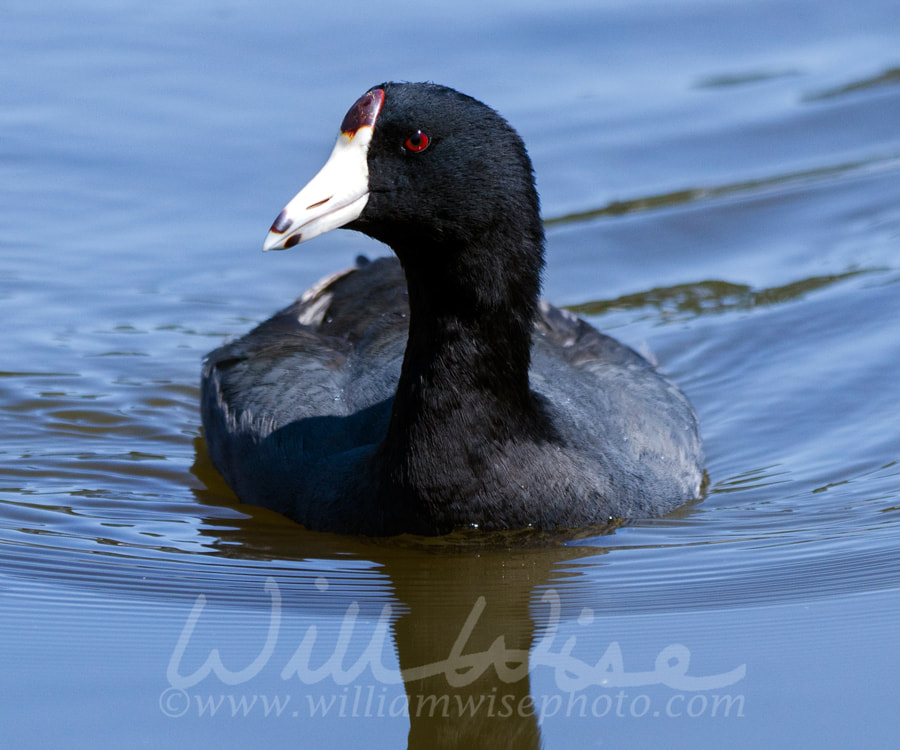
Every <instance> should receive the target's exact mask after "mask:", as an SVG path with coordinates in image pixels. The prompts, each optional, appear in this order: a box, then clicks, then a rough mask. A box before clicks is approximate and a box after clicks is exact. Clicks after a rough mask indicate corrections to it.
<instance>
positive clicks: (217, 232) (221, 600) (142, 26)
mask: <svg viewBox="0 0 900 750" xmlns="http://www.w3.org/2000/svg"><path fill="white" fill-rule="evenodd" d="M898 50H900V7H898V6H897V4H896V3H894V2H890V1H889V0H860V1H858V2H854V3H838V2H833V0H825V1H824V2H823V1H822V0H819V1H817V2H804V1H803V0H793V1H788V0H781V1H778V0H773V1H771V2H752V3H751V2H743V3H739V2H724V1H723V2H716V1H715V0H684V2H678V3H675V2H664V1H663V0H651V1H648V2H641V3H630V2H618V1H614V0H608V1H603V2H596V0H595V1H594V2H565V1H564V2H561V3H552V4H548V3H537V2H516V3H507V4H497V5H487V4H484V3H470V2H468V1H467V0H465V1H463V2H456V3H451V4H447V5H446V6H444V7H437V8H436V7H428V6H421V5H420V6H409V5H408V4H402V3H395V2H388V3H380V4H375V3H357V2H345V3H341V4H340V5H339V6H334V7H330V8H326V7H324V5H322V6H320V5H313V4H303V5H298V4H296V3H288V2H277V1H275V0H263V2H258V3H254V4H252V5H241V4H237V3H231V2H225V1H223V2H212V1H211V0H210V1H208V2H206V1H199V0H198V1H196V2H191V3H180V4H176V3H156V4H147V3H132V2H102V1H100V0H96V1H94V2H91V1H90V0H82V1H81V2H74V3H71V2H70V3H62V2H58V1H57V0H49V1H48V2H43V3H40V4H35V3H23V2H17V1H16V0H12V1H11V2H7V3H6V5H5V6H4V9H3V10H2V11H0V206H2V208H0V315H2V320H3V321H4V325H3V328H2V333H0V664H2V665H3V667H2V669H0V684H2V688H0V694H2V696H3V698H2V701H0V717H2V719H3V720H4V721H3V725H4V742H5V744H6V745H8V746H9V747H21V748H28V747H47V746H65V747H72V748H80V747H84V748H96V747H120V746H128V747H142V746H145V747H160V746H164V745H165V746H187V745H188V744H189V743H193V744H194V745H196V746H202V747H205V746H211V745H213V744H216V745H218V746H220V747H238V746H241V747H245V746H251V747H256V746H261V745H265V746H267V747H272V748H278V747H297V746H301V747H347V746H348V745H350V744H351V743H357V744H360V743H364V744H365V745H366V746H368V747H375V748H381V747H384V748H388V747H391V748H393V747H398V746H399V747H403V746H408V747H410V748H424V747H428V748H432V747H458V746H461V745H463V746H468V747H491V748H494V747H498V746H499V747H517V748H518V747H539V746H540V747H544V748H570V747H624V746H636V747H648V746H659V745H667V746H674V747H687V746H691V747H710V748H711V747H722V746H728V747H735V748H744V747H747V748H750V747H753V748H757V747H760V746H765V747H773V748H781V747H784V748H793V747H819V748H831V747H834V748H838V747H840V748H843V747H847V746H856V745H858V744H860V743H861V742H862V743H864V744H865V745H866V746H867V747H877V748H881V747H885V748H887V747H893V746H894V745H895V744H896V739H895V735H896V719H895V718H894V716H895V713H896V694H897V687H898V678H897V675H898V674H900V635H898V629H897V627H896V623H897V621H898V616H900V551H898V550H900V464H898V459H900V430H898V429H897V426H896V422H897V419H896V413H897V404H898V403H900V381H898V379H897V376H896V373H897V371H898V366H900V263H898V253H897V249H898V246H900V127H898V124H900V52H898ZM390 79H400V80H434V81H437V82H440V83H443V84H447V85H450V86H453V87H455V88H458V89H460V90H462V91H465V92H466V93H469V94H472V95H474V96H476V97H478V98H479V99H482V100H484V101H486V102H488V103H489V104H491V105H492V106H494V107H495V108H497V109H498V110H499V111H500V112H502V113H503V114H504V115H505V116H506V117H507V118H508V119H509V120H510V121H511V122H512V123H513V124H514V125H515V126H516V127H517V129H518V130H519V131H520V132H521V133H522V135H523V137H524V138H525V140H526V143H527V144H528V146H529V150H530V153H531V155H532V158H533V160H534V164H535V169H536V172H537V175H538V188H539V190H540V193H541V198H542V204H543V211H544V216H545V219H546V222H547V227H548V264H547V271H546V274H545V282H544V295H545V296H546V297H547V298H548V299H549V300H552V301H554V302H556V303H559V304H565V305H568V306H570V307H571V308H572V309H574V310H576V311H578V312H579V313H580V314H582V315H585V316H586V317H588V319H589V320H590V321H591V322H592V323H593V324H595V325H597V326H598V327H600V328H603V329H605V330H607V331H609V332H611V333H612V334H613V335H615V336H617V337H618V338H620V339H622V340H623V341H625V342H626V343H628V344H630V345H632V346H634V347H636V348H637V349H639V350H640V351H642V352H644V353H646V354H648V355H650V356H652V357H654V358H655V359H656V360H657V361H658V362H659V365H660V367H661V369H662V370H664V371H665V372H666V373H668V374H669V375H670V376H672V377H673V378H674V379H675V380H676V381H677V382H678V383H679V384H680V385H681V386H682V387H683V388H684V390H685V391H686V392H687V393H688V395H689V396H690V398H691V400H692V401H693V403H694V404H695V405H696V407H697V410H698V412H699V415H700V420H701V427H702V432H703V436H704V440H705V445H706V452H707V471H708V474H709V479H710V484H709V492H708V494H707V496H706V497H705V498H704V499H703V500H702V501H701V502H698V503H696V504H693V505H691V506H690V507H687V508H684V509H681V510H679V511H677V512H676V513H674V514H672V515H671V516H669V517H667V518H664V519H655V520H638V521H635V522H633V523H631V524H630V525H628V526H626V527H623V528H620V529H618V530H616V532H615V533H614V534H612V535H609V536H603V537H593V538H592V537H587V538H583V539H579V540H576V541H574V542H570V543H568V544H560V543H559V542H558V541H556V540H535V539H532V538H529V537H527V536H525V537H523V536H521V535H512V536H511V537H509V538H505V539H502V540H499V541H498V540H496V539H495V540H492V541H491V544H490V545H486V544H482V543H481V542H482V541H483V540H479V539H477V538H474V539H473V538H459V539H453V540H450V541H449V542H448V541H446V540H445V541H430V542H425V541H422V540H409V539H407V540H404V541H396V540H395V541H367V540H361V539H347V538H340V537H334V536H330V535H323V534H314V533H310V532H307V531H305V530H303V529H302V528H300V527H298V526H296V525H294V524H292V523H290V522H289V521H287V520H285V519H283V518H281V517H279V516H277V515H275V514H273V513H270V512H267V511H264V510H261V509H257V508H250V507H246V506H243V505H241V504H240V503H239V502H238V501H237V499H236V498H235V497H234V496H233V495H231V493H230V492H229V491H228V489H227V488H226V487H225V486H224V484H223V483H222V481H221V480H220V479H219V478H218V476H217V475H216V473H215V471H214V470H213V469H212V467H211V466H210V464H209V460H208V458H207V456H206V453H205V449H204V446H203V440H202V434H201V429H200V425H199V414H198V409H197V399H198V381H199V369H200V362H201V360H202V357H203V355H204V354H205V353H206V352H207V351H209V350H210V349H212V348H214V347H215V346H217V345H218V344H219V343H220V342H221V341H222V340H223V338H225V337H226V336H230V335H238V334H240V333H242V332H244V331H246V330H247V329H248V328H250V327H251V326H252V325H253V324H254V323H255V322H257V321H260V320H262V319H264V318H265V317H266V316H267V315H269V314H271V313H272V312H273V311H275V310H276V309H279V308H280V307H282V306H283V305H284V304H286V303H287V302H288V301H290V300H291V299H292V298H293V297H295V296H297V295H298V294H299V293H300V292H302V291H303V289H305V288H306V287H307V286H309V285H311V284H312V283H313V282H314V281H315V280H316V279H317V278H319V277H320V276H321V275H323V274H326V273H329V272H331V271H334V270H336V269H339V268H341V267H343V266H346V265H348V264H349V263H350V262H351V261H352V259H353V258H354V256H355V255H357V254H359V253H367V254H369V255H378V254H383V253H385V252H386V250H385V249H384V248H383V247H381V246H379V245H378V244H377V243H374V242H373V241H371V240H368V239H367V238H365V237H362V236H360V235H356V234H353V233H350V232H334V233H332V234H330V235H327V236H324V237H321V238H318V239H316V240H315V242H314V243H311V244H309V245H308V246H303V247H302V248H298V249H296V250H294V251H291V252H288V253H279V254H269V255H266V256H263V255H262V254H261V253H260V252H259V250H260V247H261V243H262V239H263V237H264V235H265V232H266V230H267V228H268V226H269V224H270V223H271V221H272V219H273V218H274V216H275V214H277V213H278V211H279V210H280V208H281V207H282V205H283V204H284V203H285V201H286V200H287V199H288V198H290V197H291V196H292V195H293V194H294V192H296V190H297V189H298V188H299V187H300V186H302V184H304V183H305V181H306V180H307V179H308V178H309V177H310V176H311V175H312V174H313V173H314V172H315V171H316V170H317V169H318V167H319V166H320V165H321V163H322V162H323V161H324V159H325V158H326V156H327V154H328V152H329V151H330V149H331V146H332V143H333V139H334V135H335V132H336V129H337V126H338V124H339V123H340V121H341V118H342V117H343V114H344V112H345V111H346V109H347V107H348V106H349V105H350V104H351V103H352V102H353V101H354V100H355V99H356V98H357V97H358V96H359V95H360V94H361V93H363V92H364V91H365V90H366V89H367V88H369V87H370V86H372V85H374V84H377V83H380V82H381V81H384V80H390ZM467 623H468V626H469V627H468V629H467ZM470 631H471V632H470ZM461 634H463V635H466V636H467V637H463V635H461ZM498 639H501V640H499V641H498ZM454 643H457V645H458V647H459V648H458V651H456V652H455V651H454V650H453V646H454ZM492 644H497V645H494V648H493V650H491V647H492ZM216 654H217V655H218V657H217V658H218V659H219V661H218V662H217V661H216V658H214V657H215V655H216ZM453 654H456V655H460V654H461V655H462V656H464V657H467V658H468V661H464V663H463V662H461V661H454V660H453V659H452V658H450V657H451V656H452V655H453ZM523 658H527V663H526V664H525V666H524V667H521V666H520V669H519V671H518V672H517V671H515V664H516V659H518V660H519V663H521V661H522V659H523ZM448 659H450V661H448ZM497 663H499V664H500V668H499V671H498V669H497V667H496V666H494V665H496V664H497ZM441 665H444V666H443V667H441ZM429 667H431V668H432V669H431V671H429V669H428V668H429ZM423 670H424V671H423ZM467 670H468V671H467ZM510 670H512V671H510ZM448 675H449V682H448ZM454 681H455V683H454ZM451 683H453V684H451ZM460 706H462V707H465V706H469V708H470V709H471V710H470V711H469V713H466V712H465V711H463V710H460ZM475 706H477V707H478V710H477V712H476V713H475V715H474V716H473V715H472V711H474V707H475ZM445 714H446V715H445Z"/></svg>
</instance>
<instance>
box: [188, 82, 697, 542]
mask: <svg viewBox="0 0 900 750" xmlns="http://www.w3.org/2000/svg"><path fill="white" fill-rule="evenodd" d="M373 91H374V92H379V91H380V92H383V93H382V94H381V95H380V96H381V98H380V99H378V100H376V101H375V102H374V103H371V102H369V101H368V100H366V102H367V104H366V106H368V107H369V110H366V116H368V117H369V118H370V120H374V129H373V131H372V134H371V143H370V144H369V145H368V150H367V152H366V159H367V162H368V165H367V166H368V185H367V190H368V198H367V200H366V202H365V207H364V208H363V209H362V210H361V212H360V213H359V215H358V216H356V218H354V219H353V220H352V221H350V223H348V224H347V226H349V227H350V228H354V229H358V230H360V231H363V232H365V233H367V234H369V235H371V236H373V237H375V238H377V239H381V240H383V241H385V242H387V243H388V244H390V246H391V247H392V249H393V250H394V252H395V253H396V255H397V256H398V258H399V262H398V260H396V259H379V260H376V261H374V262H371V263H370V262H361V263H360V264H359V265H358V267H357V268H355V269H352V270H350V271H347V272H343V273H341V274H337V275H336V276H334V277H331V278H330V279H328V280H325V281H324V282H321V283H320V284H319V285H317V287H315V288H314V289H312V290H310V292H308V293H307V294H306V295H304V297H302V298H301V299H300V300H298V301H297V302H295V303H294V304H293V305H291V306H290V307H288V308H286V309H285V310H282V311H281V312H280V313H278V314H276V315H275V316H274V317H273V318H271V319H270V320H268V321H266V322H265V323H263V324H262V325H260V326H259V327H258V328H256V329H255V330H254V331H252V332H251V333H249V334H247V335H246V336H244V337H243V338H241V339H239V340H237V341H235V342H233V343H231V344H228V345H226V346H223V347H222V348H220V349H217V350H216V351H214V352H212V353H211V354H210V355H209V358H208V360H207V362H206V365H205V367H204V372H203V384H202V385H203V395H202V414H203V424H204V429H205V435H206V440H207V443H208V446H209V450H210V454H211V456H212V459H213V461H214V463H215V465H216V466H217V468H218V469H219V471H220V472H221V473H222V474H223V476H224V477H225V479H226V480H227V481H228V483H229V485H230V486H231V487H232V488H233V489H234V490H235V492H236V493H237V494H238V496H239V497H240V498H241V499H242V500H243V501H245V502H248V503H254V504H259V505H264V506H267V507H270V508H273V509H274V510H277V511H279V512H281V513H284V514H285V515H287V516H290V517H291V518H294V519H295V520H297V521H299V522H300V523H303V524H304V525H306V526H308V527H309V528H312V529H321V530H330V531H336V532H342V533H364V534H373V535H381V534H394V533H400V532H413V533H422V534H438V533H445V532H447V531H450V530H452V529H453V528H455V527H459V526H467V525H468V526H473V525H477V526H479V527H482V528H488V529H498V528H520V527H526V526H534V527H539V528H555V527H577V526H584V525H588V524H593V523H606V522H608V521H609V520H610V519H612V518H623V517H645V516H653V515H660V514H663V513H666V512H668V511H669V510H671V509H673V508H675V507H677V506H678V505H681V504H682V503H684V502H687V501H688V500H691V499H694V498H696V497H697V496H698V494H699V492H700V484H701V478H702V450H701V445H700V439H699V435H698V428H697V422H696V417H695V415H694V412H693V409H692V408H691V406H690V404H689V403H688V401H687V399H686V398H685V397H684V395H683V394H682V393H681V392H680V391H679V390H678V389H677V388H676V387H675V386H674V385H673V384H672V383H671V382H669V381H668V380H666V379H665V378H664V377H662V376H661V375H659V374H658V373H657V372H656V371H655V370H654V368H653V367H652V366H651V365H650V364H649V363H648V362H647V361H646V360H644V359H643V358H642V357H640V356H639V355H638V354H636V353H635V352H633V351H632V350H631V349H629V348H627V347H625V346H624V345H622V344H620V343H618V342H616V341H615V340H613V339H611V338H609V337H607V336H605V335H603V334H600V333H599V332H597V331H596V330H595V329H593V328H592V327H591V326H589V325H588V324H587V323H585V322H584V321H582V320H579V319H577V318H575V317H574V316H572V315H570V314H568V313H566V312H563V311H561V310H559V309H557V308H554V307H551V306H549V305H545V304H539V303H538V291H539V283H540V278H539V277H540V270H541V267H542V264H543V229H542V226H541V222H540V217H539V212H538V202H537V194H536V192H535V191H534V184H533V177H532V172H531V164H530V161H529V159H528V156H527V154H526V152H525V149H524V146H523V145H522V143H521V140H520V139H519V138H518V136H517V135H516V134H515V131H513V130H512V128H510V127H509V125H508V124H507V123H506V122H505V121H504V120H503V119H502V118H501V117H500V116H499V115H497V114H496V113H495V112H494V111H493V110H491V109H489V108H488V107H486V106H485V105H483V104H481V103H480V102H477V101H475V100H474V99H470V98H469V97H466V96H464V95H462V94H459V93H457V92H455V91H452V90H451V89H446V88H444V87H440V86H434V85H431V84H383V85H382V86H380V87H378V88H377V89H374V90H373ZM367 96H369V97H370V99H371V96H372V94H371V93H370V94H369V95H367ZM364 100H365V97H364V98H363V99H361V100H360V102H364ZM382 100H383V105H382V104H381V101H382ZM355 107H357V108H359V107H360V103H357V105H355ZM373 111H374V116H372V112H373ZM352 113H353V110H351V114H352ZM349 117H350V114H348V118H349ZM346 122H347V119H345V123H346ZM368 124H369V123H368V122H366V123H364V125H363V127H364V126H367V125H368ZM422 132H424V133H427V135H428V139H429V140H428V141H427V144H428V145H427V148H424V149H422V150H421V152H419V151H412V150H411V149H410V148H404V145H403V144H404V143H405V142H406V139H407V138H409V136H410V133H422ZM352 137H353V133H352V132H351V133H350V135H349V136H348V138H349V139H350V140H352ZM419 144H420V141H416V142H415V144H414V145H416V146H417V147H418V145H419ZM324 202H325V201H323V203H324ZM278 221H279V224H278V226H277V227H276V228H277V230H278V232H279V233H281V232H285V231H286V228H287V226H288V225H290V221H289V220H288V219H286V218H285V215H284V214H283V215H282V216H280V217H279V220H278ZM273 231H274V230H273ZM301 237H302V235H301V234H300V232H299V231H297V233H296V237H295V238H294V240H293V242H296V241H297V240H298V239H300V238H301ZM285 244H288V242H287V241H286V242H285ZM395 394H396V395H395Z"/></svg>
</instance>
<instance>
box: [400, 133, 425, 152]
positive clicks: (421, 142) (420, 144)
mask: <svg viewBox="0 0 900 750" xmlns="http://www.w3.org/2000/svg"><path fill="white" fill-rule="evenodd" d="M429 143H431V139H430V138H429V137H428V136H427V135H425V133H423V132H422V131H421V130H417V131H416V132H415V133H413V134H412V135H411V136H410V137H409V138H407V139H406V140H405V141H404V142H403V147H404V148H405V149H406V150H407V151H412V152H413V153H414V154H418V153H419V152H420V151H424V150H425V149H426V148H428V144H429Z"/></svg>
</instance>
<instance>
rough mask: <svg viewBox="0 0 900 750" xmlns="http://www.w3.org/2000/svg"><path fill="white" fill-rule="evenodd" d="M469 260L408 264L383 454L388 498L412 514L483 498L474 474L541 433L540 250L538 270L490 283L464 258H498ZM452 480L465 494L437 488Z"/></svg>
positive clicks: (523, 266) (508, 273)
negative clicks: (406, 311) (532, 380)
mask: <svg viewBox="0 0 900 750" xmlns="http://www.w3.org/2000/svg"><path fill="white" fill-rule="evenodd" d="M541 239H542V238H540V237H538V240H537V242H538V243H539V242H540V240H541ZM466 250H471V251H472V252H470V253H467V252H465V251H460V252H458V253H457V255H456V256H454V259H453V262H454V263H455V264H456V265H457V267H455V268H440V267H439V265H438V264H430V265H427V266H425V265H424V264H423V265H418V264H413V263H407V264H405V270H406V276H407V286H408V289H409V304H410V326H409V340H408V343H407V348H406V354H405V356H404V360H403V367H402V370H401V374H400V380H399V382H398V385H397V392H396V395H395V398H394V403H393V411H392V414H391V420H390V425H389V428H388V433H387V436H386V438H385V441H384V443H383V445H382V457H383V461H384V469H385V471H384V479H383V486H382V491H383V496H384V497H385V498H389V499H390V501H391V502H394V501H395V500H396V501H397V502H400V503H402V504H404V505H407V507H408V506H409V505H410V504H411V505H417V504H418V503H420V502H424V503H426V504H435V503H436V504H440V502H441V495H442V493H444V492H446V493H447V494H448V496H450V495H453V494H459V495H460V496H466V495H468V494H472V493H477V492H478V487H477V486H475V485H477V482H478V477H477V471H476V472H474V473H473V471H472V467H473V466H477V465H479V464H481V463H482V462H485V461H488V462H489V461H491V460H493V459H492V458H491V456H492V455H493V454H494V453H495V452H497V451H502V449H503V446H504V445H505V444H508V442H510V441H514V440H516V439H517V438H522V437H525V436H528V437H534V436H536V435H538V434H539V433H540V432H541V419H542V417H541V414H540V410H539V409H538V408H537V407H536V405H535V403H534V397H533V395H532V393H531V389H530V387H529V378H528V368H529V363H530V356H531V337H532V332H533V326H534V316H535V314H536V309H537V299H538V292H539V285H540V280H539V273H540V264H541V254H540V253H541V247H540V245H539V244H538V246H536V247H534V248H531V249H530V250H531V251H532V253H533V255H532V256H531V258H532V259H531V266H532V267H530V268H529V267H528V264H527V263H519V264H518V267H516V268H511V267H510V265H511V264H509V263H508V262H507V267H506V268H496V269H493V273H491V269H488V270H487V271H486V269H485V268H484V267H483V265H479V267H477V268H475V267H472V268H467V267H465V261H466V257H472V258H476V259H477V258H480V259H483V258H485V257H487V258H491V257H492V255H491V254H490V253H491V248H466ZM398 254H399V253H398ZM522 254H523V256H524V255H526V254H525V253H524V252H523V253H522ZM401 257H402V256H401ZM494 257H496V256H494ZM460 265H462V267H459V266H460ZM488 265H490V262H489V263H488ZM448 476H449V477H454V478H455V481H458V483H459V484H460V486H459V487H446V488H443V487H435V486H433V484H434V479H433V478H434V477H444V479H445V480H446V479H447V477H448ZM466 483H474V484H472V485H471V486H470V485H468V484H466ZM421 510H423V509H422V508H415V509H412V508H409V509H408V510H405V511H403V512H404V513H415V512H416V511H421ZM426 512H428V511H426Z"/></svg>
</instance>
